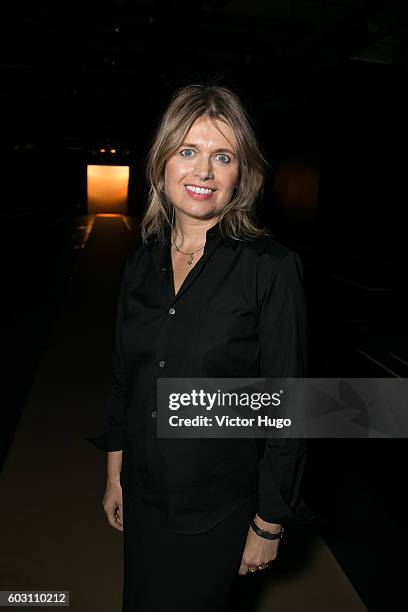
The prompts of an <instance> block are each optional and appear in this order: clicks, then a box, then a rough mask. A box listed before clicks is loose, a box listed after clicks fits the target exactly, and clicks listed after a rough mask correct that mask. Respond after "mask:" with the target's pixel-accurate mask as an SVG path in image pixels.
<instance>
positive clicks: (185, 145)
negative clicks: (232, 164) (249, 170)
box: [180, 142, 236, 155]
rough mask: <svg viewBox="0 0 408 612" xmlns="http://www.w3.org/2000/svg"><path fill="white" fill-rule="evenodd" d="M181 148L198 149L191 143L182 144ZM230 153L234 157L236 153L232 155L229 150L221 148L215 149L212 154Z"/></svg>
mask: <svg viewBox="0 0 408 612" xmlns="http://www.w3.org/2000/svg"><path fill="white" fill-rule="evenodd" d="M180 146H181V147H192V148H193V149H199V148H200V147H199V146H198V145H196V144H192V143H191V142H183V143H182V144H181V145H180ZM224 152H225V153H230V154H231V155H236V153H234V152H233V151H231V149H225V148H221V149H215V150H214V151H213V153H224Z"/></svg>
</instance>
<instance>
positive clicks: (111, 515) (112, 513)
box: [104, 506, 123, 531]
mask: <svg viewBox="0 0 408 612" xmlns="http://www.w3.org/2000/svg"><path fill="white" fill-rule="evenodd" d="M104 510H105V514H106V518H107V519H108V523H109V525H110V526H111V527H113V528H114V529H117V530H118V531H123V526H122V524H121V523H119V522H118V520H117V515H116V512H117V506H109V507H105V508H104Z"/></svg>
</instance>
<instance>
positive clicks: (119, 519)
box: [115, 505, 123, 526]
mask: <svg viewBox="0 0 408 612" xmlns="http://www.w3.org/2000/svg"><path fill="white" fill-rule="evenodd" d="M115 518H116V521H117V522H118V523H119V524H120V525H122V526H123V510H122V506H121V505H119V506H118V507H117V508H116V510H115Z"/></svg>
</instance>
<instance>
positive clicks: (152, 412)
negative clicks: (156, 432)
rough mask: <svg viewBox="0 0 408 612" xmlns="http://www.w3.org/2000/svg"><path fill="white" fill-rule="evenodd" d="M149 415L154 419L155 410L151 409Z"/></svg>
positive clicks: (155, 415)
mask: <svg viewBox="0 0 408 612" xmlns="http://www.w3.org/2000/svg"><path fill="white" fill-rule="evenodd" d="M150 416H151V417H152V419H155V418H156V417H157V410H152V411H151V413H150Z"/></svg>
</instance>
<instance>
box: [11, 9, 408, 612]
mask: <svg viewBox="0 0 408 612" xmlns="http://www.w3.org/2000/svg"><path fill="white" fill-rule="evenodd" d="M407 22H408V17H407V9H406V3H405V2H404V1H403V0H400V1H397V0H394V1H392V0H391V1H387V2H383V1H377V2H376V1H372V2H365V1H363V0H361V1H359V0H355V1H352V0H339V1H323V0H313V1H312V0H278V1H276V2H267V1H266V0H265V1H264V2H259V1H255V0H252V1H251V2H245V1H240V2H234V1H228V0H224V1H223V0H208V1H206V2H203V1H196V2H193V1H192V0H190V1H189V2H185V1H183V0H180V1H171V0H170V1H164V0H163V1H148V0H146V1H136V0H116V1H115V0H109V1H106V0H105V1H104V2H101V1H99V2H96V1H88V2H79V1H78V0H71V1H70V2H66V1H60V2H31V3H28V2H13V4H11V3H8V4H6V5H4V6H3V7H2V26H1V77H0V78H1V94H0V99H1V104H2V112H1V118H2V130H1V131H2V139H1V140H2V146H1V156H2V163H1V166H2V170H3V179H2V186H3V198H2V219H3V232H2V245H3V248H4V256H3V261H4V262H5V266H4V272H3V275H4V276H3V286H4V287H5V288H6V291H5V293H4V298H3V300H4V303H5V305H6V316H5V317H4V319H3V338H4V342H5V349H6V351H7V355H8V356H9V359H8V360H7V364H6V365H5V367H4V368H3V373H4V374H5V381H6V382H5V384H4V385H3V386H2V403H3V402H5V405H7V407H9V409H8V410H7V411H6V412H7V415H8V416H7V419H5V423H4V428H3V431H2V437H1V448H0V451H1V460H2V461H4V458H5V456H6V454H7V451H8V448H9V446H10V444H11V442H12V438H13V434H14V431H15V428H16V426H17V424H18V420H19V417H20V415H21V412H22V410H23V409H24V401H25V398H26V396H27V393H28V391H29V389H30V386H31V384H32V381H33V378H34V376H35V371H36V366H37V364H38V361H39V359H40V357H41V354H42V353H43V351H45V350H46V349H47V345H48V342H49V333H50V330H51V329H52V322H53V320H54V317H55V316H56V314H57V313H58V311H59V307H60V304H61V302H62V300H63V299H64V292H65V290H66V286H67V284H68V282H69V278H70V275H71V272H72V266H73V265H74V261H75V257H76V252H77V247H78V245H79V244H80V241H81V237H82V236H81V232H82V230H83V226H82V225H81V220H82V219H83V216H84V215H86V214H87V201H86V165H87V163H96V164H98V163H104V164H106V163H114V164H126V165H129V166H130V173H131V174H130V184H129V201H128V215H129V216H130V217H132V218H133V220H134V222H135V223H137V222H138V221H139V220H140V219H141V217H142V215H143V211H144V205H145V203H146V188H147V186H146V182H145V178H144V170H145V159H146V152H147V150H148V147H149V144H150V141H151V138H152V135H153V131H154V129H155V127H156V125H157V121H158V119H159V117H160V115H161V113H162V112H163V110H164V109H165V107H166V105H167V103H168V101H169V98H170V95H171V94H172V93H173V91H174V90H175V89H176V88H177V87H179V86H182V85H186V84H188V83H192V82H203V81H204V82H205V81H206V80H208V79H211V80H213V81H215V82H218V83H219V84H222V85H226V86H228V87H231V88H232V89H233V90H234V91H235V92H236V93H237V94H238V95H239V96H240V97H241V100H242V101H243V103H244V104H245V106H246V107H247V109H248V111H249V114H250V115H251V117H252V118H253V120H254V126H255V129H256V132H257V135H258V138H259V141H260V144H261V147H262V150H263V152H264V154H265V155H266V157H267V159H268V161H269V163H270V165H271V168H270V171H269V174H268V177H267V181H266V185H265V190H264V193H263V196H262V198H261V200H260V202H259V204H260V218H261V220H262V221H263V223H265V224H267V225H268V226H269V227H270V228H271V229H272V231H273V232H274V233H275V234H276V237H277V239H279V240H281V241H282V242H284V243H286V244H288V245H289V246H292V247H293V248H295V249H296V250H297V251H298V252H299V253H300V255H301V257H302V260H303V262H304V266H305V288H306V291H307V300H308V308H309V319H310V376H314V377H325V376H327V377H330V376H345V377H346V376H347V377H388V376H390V377H406V376H407V375H408V349H407V346H408V345H407V336H408V329H407V320H406V312H407V298H406V293H405V285H406V259H407V258H406V225H405V223H404V220H405V215H404V213H405V207H406V205H407V197H406V188H405V179H406V171H405V163H406V153H405V149H406V143H407V138H406V136H407V131H406V113H407V108H408V106H407V104H408V96H407V93H406V91H407V89H406V84H407V68H408V49H407V42H408V32H407ZM101 147H104V148H105V149H106V151H107V153H105V154H100V153H98V151H99V149H100V148H101ZM111 148H115V149H116V151H117V153H116V154H115V155H113V154H110V149H111ZM22 277H23V278H24V283H22V282H21V279H22ZM17 359H18V368H16V367H15V364H16V360H17ZM309 447H310V459H309V464H308V474H307V478H306V482H305V494H307V498H308V500H309V503H310V505H311V506H312V507H313V508H314V509H315V510H316V511H317V512H319V513H320V514H321V516H322V517H323V518H324V521H323V523H322V527H321V534H322V536H323V537H324V538H325V540H326V542H327V543H328V545H329V546H330V547H331V549H332V551H333V552H334V554H335V556H336V558H337V560H338V561H339V563H340V564H341V565H342V567H343V569H344V571H345V572H346V574H347V575H348V577H349V578H350V580H351V581H352V583H353V585H354V587H355V588H356V590H357V591H358V593H359V595H360V596H361V598H362V599H363V601H364V602H365V604H366V606H367V607H368V608H369V610H372V611H374V612H375V611H377V610H393V609H398V608H397V603H396V601H397V594H398V592H402V591H403V586H404V584H403V572H402V569H403V568H404V565H406V564H405V559H404V554H403V553H404V550H403V544H404V536H405V534H406V532H405V522H406V518H405V505H404V486H403V482H404V480H405V475H404V468H405V454H406V443H405V440H403V439H400V440H397V439H394V440H386V439H383V440H381V439H376V440H374V439H371V440H362V439H359V440H341V439H338V440H311V441H310V443H309ZM403 515H404V516H403Z"/></svg>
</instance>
